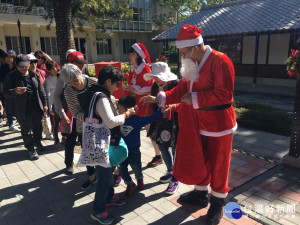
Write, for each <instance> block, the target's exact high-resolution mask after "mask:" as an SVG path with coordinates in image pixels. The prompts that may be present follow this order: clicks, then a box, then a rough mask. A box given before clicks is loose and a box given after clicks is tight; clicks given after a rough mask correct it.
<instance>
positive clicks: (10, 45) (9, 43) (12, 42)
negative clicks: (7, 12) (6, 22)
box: [5, 37, 31, 54]
mask: <svg viewBox="0 0 300 225" xmlns="http://www.w3.org/2000/svg"><path fill="white" fill-rule="evenodd" d="M5 42H6V49H7V50H10V49H13V50H15V51H16V53H17V54H21V53H23V54H25V53H26V54H29V53H30V52H31V46H30V39H29V37H22V45H23V51H24V52H22V51H21V44H20V38H19V37H5Z"/></svg>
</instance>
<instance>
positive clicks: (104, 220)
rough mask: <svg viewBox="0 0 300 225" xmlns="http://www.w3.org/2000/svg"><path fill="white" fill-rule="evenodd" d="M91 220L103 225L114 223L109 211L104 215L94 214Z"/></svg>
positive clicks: (103, 213)
mask: <svg viewBox="0 0 300 225" xmlns="http://www.w3.org/2000/svg"><path fill="white" fill-rule="evenodd" d="M91 218H92V219H93V220H96V221H98V222H99V223H101V224H111V223H112V222H113V221H114V217H113V216H112V215H110V214H109V213H108V212H107V211H104V212H102V213H92V214H91Z"/></svg>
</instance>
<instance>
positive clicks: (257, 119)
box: [233, 101, 292, 136]
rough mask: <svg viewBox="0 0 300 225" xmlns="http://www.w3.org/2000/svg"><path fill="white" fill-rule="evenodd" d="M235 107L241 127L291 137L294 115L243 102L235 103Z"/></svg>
mask: <svg viewBox="0 0 300 225" xmlns="http://www.w3.org/2000/svg"><path fill="white" fill-rule="evenodd" d="M233 106H234V108H235V112H236V119H237V123H238V125H239V126H240V127H245V128H249V129H254V130H261V131H266V132H270V133H274V134H280V135H284V136H290V134H291V128H292V115H291V114H288V113H287V112H286V111H284V110H280V109H275V108H273V107H271V106H267V105H261V104H257V103H246V102H241V101H234V103H233Z"/></svg>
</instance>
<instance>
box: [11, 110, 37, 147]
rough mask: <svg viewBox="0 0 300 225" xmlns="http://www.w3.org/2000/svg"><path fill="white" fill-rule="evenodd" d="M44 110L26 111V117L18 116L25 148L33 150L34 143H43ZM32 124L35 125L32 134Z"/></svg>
mask: <svg viewBox="0 0 300 225" xmlns="http://www.w3.org/2000/svg"><path fill="white" fill-rule="evenodd" d="M42 118H43V112H42V110H39V109H36V110H32V111H31V112H26V116H25V118H17V120H18V123H19V124H20V126H21V135H22V138H23V141H24V145H25V148H27V149H28V150H30V151H32V150H33V149H34V144H39V143H41V140H42V132H43V127H42ZM32 125H33V126H34V130H33V135H32V132H31V131H32Z"/></svg>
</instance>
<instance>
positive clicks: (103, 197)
mask: <svg viewBox="0 0 300 225" xmlns="http://www.w3.org/2000/svg"><path fill="white" fill-rule="evenodd" d="M96 169H97V171H98V177H97V179H98V182H97V186H96V192H95V200H94V208H93V211H94V213H102V212H104V211H105V204H106V203H107V202H110V201H111V198H112V196H113V195H114V188H113V186H112V184H113V168H111V167H110V168H105V167H102V166H96Z"/></svg>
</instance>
